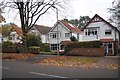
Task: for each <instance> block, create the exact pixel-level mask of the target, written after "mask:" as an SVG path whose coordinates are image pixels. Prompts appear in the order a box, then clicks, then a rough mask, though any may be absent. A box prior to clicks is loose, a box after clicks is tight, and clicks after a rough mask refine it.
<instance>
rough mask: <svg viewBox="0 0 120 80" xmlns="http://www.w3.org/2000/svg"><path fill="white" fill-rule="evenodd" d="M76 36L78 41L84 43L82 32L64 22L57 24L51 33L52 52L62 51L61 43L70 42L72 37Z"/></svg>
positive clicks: (60, 21)
mask: <svg viewBox="0 0 120 80" xmlns="http://www.w3.org/2000/svg"><path fill="white" fill-rule="evenodd" d="M71 36H74V37H76V39H77V40H78V41H82V35H81V30H80V29H79V28H78V27H77V26H75V25H73V24H70V23H68V22H66V21H64V20H59V21H58V22H56V24H55V25H54V27H53V28H52V29H51V30H50V32H49V44H50V49H51V50H54V51H55V50H57V49H59V50H61V48H62V47H61V44H60V43H61V42H64V41H65V42H66V41H70V37H71Z"/></svg>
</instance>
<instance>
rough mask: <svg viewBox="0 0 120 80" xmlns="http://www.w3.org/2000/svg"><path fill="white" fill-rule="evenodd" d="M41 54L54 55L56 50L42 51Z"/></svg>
mask: <svg viewBox="0 0 120 80" xmlns="http://www.w3.org/2000/svg"><path fill="white" fill-rule="evenodd" d="M40 54H44V55H54V54H56V53H55V52H40Z"/></svg>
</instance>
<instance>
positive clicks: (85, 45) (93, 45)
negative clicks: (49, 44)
mask: <svg viewBox="0 0 120 80" xmlns="http://www.w3.org/2000/svg"><path fill="white" fill-rule="evenodd" d="M100 46H102V43H101V42H100V41H89V42H88V41H87V42H75V43H70V44H68V45H67V46H66V47H65V52H68V51H70V50H72V49H73V48H100Z"/></svg>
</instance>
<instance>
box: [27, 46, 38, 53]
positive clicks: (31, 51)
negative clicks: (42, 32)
mask: <svg viewBox="0 0 120 80" xmlns="http://www.w3.org/2000/svg"><path fill="white" fill-rule="evenodd" d="M28 52H30V53H36V54H38V53H40V47H38V46H30V47H29V48H28Z"/></svg>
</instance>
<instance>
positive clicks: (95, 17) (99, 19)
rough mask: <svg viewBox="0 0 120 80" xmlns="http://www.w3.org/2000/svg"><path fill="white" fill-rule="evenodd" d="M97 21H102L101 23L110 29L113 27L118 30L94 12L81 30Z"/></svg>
mask: <svg viewBox="0 0 120 80" xmlns="http://www.w3.org/2000/svg"><path fill="white" fill-rule="evenodd" d="M97 22H103V23H105V24H107V25H108V26H109V27H111V28H112V29H115V30H117V31H118V29H117V28H116V27H114V26H113V25H112V24H110V23H109V22H107V21H106V20H104V19H103V18H102V17H100V16H99V15H97V14H95V16H94V17H93V18H92V19H91V20H90V21H89V22H88V23H87V24H86V25H85V26H84V27H83V28H82V30H81V31H83V30H84V29H86V28H87V27H88V25H90V24H92V23H96V24H97ZM98 26H99V25H98Z"/></svg>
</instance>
